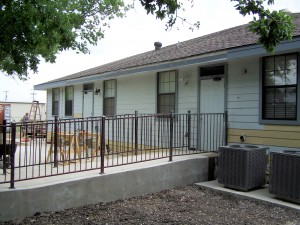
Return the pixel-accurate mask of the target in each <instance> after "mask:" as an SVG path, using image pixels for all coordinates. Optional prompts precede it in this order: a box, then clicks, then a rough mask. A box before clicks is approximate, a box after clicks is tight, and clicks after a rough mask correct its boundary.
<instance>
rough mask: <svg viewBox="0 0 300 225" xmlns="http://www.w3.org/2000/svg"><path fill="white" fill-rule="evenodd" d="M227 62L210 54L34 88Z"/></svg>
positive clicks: (225, 53)
mask: <svg viewBox="0 0 300 225" xmlns="http://www.w3.org/2000/svg"><path fill="white" fill-rule="evenodd" d="M226 60H227V52H225V51H222V52H218V53H214V54H208V55H205V56H201V57H193V58H187V59H180V60H177V61H169V62H165V63H160V64H150V65H146V66H142V67H135V68H129V69H126V70H119V71H112V72H107V73H103V74H101V75H99V74H96V75H92V76H87V77H81V78H77V79H70V80H64V81H57V82H49V83H43V84H38V85H35V86H34V90H47V89H51V88H56V87H65V86H68V85H76V84H82V83H88V82H94V81H100V80H108V79H112V78H117V77H121V76H126V75H127V76H128V75H134V74H139V73H144V72H151V71H164V70H172V69H178V68H183V67H186V66H192V65H201V64H207V63H220V62H225V61H226Z"/></svg>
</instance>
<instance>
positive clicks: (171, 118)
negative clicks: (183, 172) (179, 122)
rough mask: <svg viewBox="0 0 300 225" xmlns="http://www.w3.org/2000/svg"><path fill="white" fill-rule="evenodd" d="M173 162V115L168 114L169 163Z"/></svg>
mask: <svg viewBox="0 0 300 225" xmlns="http://www.w3.org/2000/svg"><path fill="white" fill-rule="evenodd" d="M172 160H173V113H172V112H171V113H170V156H169V161H170V162H171V161H172Z"/></svg>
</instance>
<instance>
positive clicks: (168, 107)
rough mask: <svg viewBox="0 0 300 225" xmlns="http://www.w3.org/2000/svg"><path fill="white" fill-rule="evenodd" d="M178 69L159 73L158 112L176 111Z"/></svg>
mask: <svg viewBox="0 0 300 225" xmlns="http://www.w3.org/2000/svg"><path fill="white" fill-rule="evenodd" d="M175 95H176V71H168V72H161V73H158V93H157V112H158V113H170V112H171V111H172V112H175Z"/></svg>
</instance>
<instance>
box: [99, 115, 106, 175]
mask: <svg viewBox="0 0 300 225" xmlns="http://www.w3.org/2000/svg"><path fill="white" fill-rule="evenodd" d="M105 119H106V117H105V116H103V117H102V121H101V149H100V151H101V169H100V174H104V156H105Z"/></svg>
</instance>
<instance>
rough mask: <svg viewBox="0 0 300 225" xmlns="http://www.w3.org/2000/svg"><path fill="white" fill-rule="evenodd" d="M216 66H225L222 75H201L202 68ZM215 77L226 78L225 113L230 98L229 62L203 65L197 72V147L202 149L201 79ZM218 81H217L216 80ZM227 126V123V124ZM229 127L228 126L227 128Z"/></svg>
mask: <svg viewBox="0 0 300 225" xmlns="http://www.w3.org/2000/svg"><path fill="white" fill-rule="evenodd" d="M214 66H224V74H222V75H211V76H201V68H207V67H214ZM214 77H220V78H222V79H224V113H225V114H226V112H227V110H228V109H227V100H228V64H227V63H219V64H210V65H203V66H199V67H198V74H197V79H198V82H197V83H198V84H197V114H198V119H197V149H200V146H201V143H200V142H201V127H200V126H201V120H200V113H201V109H200V105H201V103H200V99H201V90H200V88H201V80H209V79H213V78H214ZM216 82H217V81H216ZM226 127H227V125H226ZM225 129H227V128H225ZM225 139H227V131H225Z"/></svg>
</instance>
